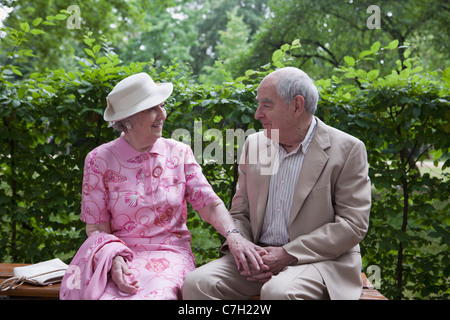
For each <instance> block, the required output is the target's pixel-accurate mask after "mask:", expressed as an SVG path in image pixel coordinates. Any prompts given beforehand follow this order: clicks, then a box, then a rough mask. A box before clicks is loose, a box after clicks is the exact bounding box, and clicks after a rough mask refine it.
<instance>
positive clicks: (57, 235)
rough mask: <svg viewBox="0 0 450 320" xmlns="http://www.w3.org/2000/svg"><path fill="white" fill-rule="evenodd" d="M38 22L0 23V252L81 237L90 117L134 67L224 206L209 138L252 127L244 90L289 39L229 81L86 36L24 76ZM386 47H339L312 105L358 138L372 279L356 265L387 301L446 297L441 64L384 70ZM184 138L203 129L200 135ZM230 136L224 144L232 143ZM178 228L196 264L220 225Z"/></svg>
mask: <svg viewBox="0 0 450 320" xmlns="http://www.w3.org/2000/svg"><path fill="white" fill-rule="evenodd" d="M46 21H47V20H44V21H43V22H42V21H38V20H35V21H33V23H31V25H30V24H28V23H22V24H21V26H20V27H21V29H20V30H16V29H11V28H3V29H2V30H3V31H4V32H5V34H6V36H5V37H4V38H2V39H1V40H2V49H1V51H0V54H1V55H2V56H3V57H4V58H5V60H6V61H8V63H7V64H5V65H4V66H2V67H0V146H1V147H0V163H1V171H0V179H1V180H0V212H1V217H0V221H1V229H0V232H1V238H0V259H1V261H2V262H39V261H43V260H47V259H51V258H53V257H60V258H62V259H63V260H65V261H67V262H69V261H70V259H71V257H72V256H73V254H74V253H75V252H76V250H77V249H78V247H79V246H80V245H81V243H82V242H83V241H84V239H85V233H84V224H83V223H82V222H81V221H80V219H79V212H80V199H81V196H80V195H81V183H82V176H83V163H84V158H85V156H86V154H87V153H88V152H89V151H90V150H92V149H93V148H95V147H96V146H98V145H100V144H102V143H104V142H107V141H111V140H112V139H114V138H116V137H117V133H115V132H113V130H112V129H111V128H108V127H107V123H105V122H104V121H103V119H102V114H103V110H104V109H105V107H106V102H105V97H106V95H107V94H108V93H109V92H110V90H111V89H112V87H113V86H114V85H115V84H116V83H117V82H118V81H119V80H121V79H123V78H124V77H126V76H128V75H131V74H134V73H137V72H142V71H143V72H148V73H149V74H150V75H151V76H152V78H154V80H155V81H157V82H158V81H170V82H172V83H173V84H174V94H173V95H172V96H171V98H170V99H169V101H168V102H167V105H168V118H167V121H166V125H165V128H164V136H165V137H171V136H172V133H173V132H176V130H177V129H184V130H185V131H184V132H185V133H186V132H188V133H189V135H188V137H189V136H190V137H191V140H186V142H187V143H191V147H193V149H194V152H195V148H197V151H198V150H200V153H198V152H197V153H196V154H197V155H199V159H198V160H199V161H200V162H201V163H202V164H203V170H204V173H205V175H206V177H207V178H208V180H209V181H210V182H211V184H212V185H213V187H214V189H215V191H216V192H217V193H218V195H219V196H220V197H221V198H222V199H223V200H224V202H225V203H226V204H227V205H228V206H229V205H230V202H231V197H232V195H233V194H234V190H235V184H236V181H237V167H236V165H235V164H234V163H227V161H225V160H226V156H227V155H226V154H225V153H226V151H227V150H228V151H229V150H230V148H228V149H227V145H226V140H225V139H222V140H220V137H226V134H227V133H229V132H237V130H242V132H246V131H247V130H250V129H254V130H259V129H260V125H259V123H258V122H257V121H256V120H255V119H254V117H253V115H254V112H255V110H256V107H257V102H256V99H255V90H256V87H257V85H258V83H259V82H260V81H261V79H262V78H263V77H264V76H265V75H266V74H267V73H269V72H271V71H272V70H274V68H276V67H282V66H285V65H290V63H291V61H292V59H290V50H291V49H298V48H299V42H298V41H294V43H292V44H286V45H284V46H282V47H281V48H280V49H279V50H277V51H275V52H274V54H273V57H272V61H268V64H267V65H265V66H262V67H261V68H260V69H259V70H249V71H247V72H246V73H245V75H242V77H239V78H237V79H233V78H231V77H230V76H229V75H228V74H227V73H226V71H224V70H222V73H223V84H222V85H220V86H219V85H208V84H199V83H198V82H197V81H196V78H195V77H193V76H192V75H191V74H189V72H188V71H186V70H189V68H185V67H184V66H180V65H179V64H177V62H176V61H174V62H173V65H169V66H164V67H161V68H154V67H153V64H152V61H150V62H148V63H131V64H130V65H123V64H122V63H121V61H120V59H119V57H118V56H117V55H116V54H115V53H114V52H113V49H112V48H110V47H109V46H108V43H107V41H106V39H103V40H102V43H98V41H95V40H94V39H93V38H91V34H89V33H88V34H86V35H84V43H85V45H86V47H85V56H83V57H75V58H74V59H75V60H76V62H77V64H78V67H77V68H74V69H71V70H66V69H63V68H61V69H56V70H48V69H47V70H46V71H45V72H44V73H35V74H30V75H26V76H23V75H22V74H21V68H20V66H21V65H22V64H23V63H26V61H27V59H28V57H31V56H33V52H32V51H31V50H28V49H24V48H25V46H24V45H23V44H24V41H26V39H27V38H29V37H32V36H33V37H35V36H39V35H40V34H41V33H43V32H44V31H38V30H40V29H38V27H39V24H40V23H41V22H42V23H45V22H46ZM392 54H395V55H397V42H395V41H393V42H391V43H389V44H387V46H385V47H382V45H381V44H380V43H379V42H377V43H375V44H373V45H372V47H371V48H370V49H368V50H364V51H362V52H361V54H360V55H359V56H358V57H346V58H345V61H346V65H345V66H342V67H340V68H339V69H336V70H335V73H334V74H333V75H330V78H328V79H316V84H317V85H318V87H319V90H320V93H321V100H320V101H319V106H318V114H317V115H318V116H319V117H320V118H321V119H323V120H324V121H325V122H327V123H328V124H330V125H333V126H335V127H337V128H340V129H342V130H344V131H347V132H348V133H350V134H353V135H355V136H356V137H358V138H359V139H361V140H362V141H364V142H365V144H366V146H367V150H368V156H369V165H370V177H371V179H372V183H373V207H372V213H371V224H370V230H369V233H368V235H367V237H366V239H365V240H364V241H363V243H362V254H363V262H364V268H365V269H366V270H363V271H366V273H368V276H371V273H370V272H369V271H370V270H372V269H370V268H369V267H371V266H377V267H378V270H379V275H380V277H381V283H380V286H381V287H380V290H381V291H382V292H383V293H384V294H385V295H386V296H388V297H389V298H397V299H400V298H420V299H421V298H426V299H443V298H448V296H449V289H448V288H449V281H448V278H449V273H450V271H449V265H450V263H449V262H450V261H449V250H448V245H449V240H450V238H449V222H450V217H449V214H448V212H449V201H448V199H449V187H448V180H449V179H448V166H449V160H448V152H449V138H448V137H449V131H450V127H449V124H448V123H449V121H448V120H449V118H450V110H449V109H448V95H449V82H450V69H446V70H444V71H439V70H438V71H433V72H427V71H425V70H423V69H422V67H421V62H420V61H419V60H418V59H417V58H412V57H411V56H410V55H411V51H410V50H409V49H408V50H406V51H405V53H404V56H403V58H402V59H399V60H398V61H397V62H396V65H395V66H393V67H392V72H391V73H389V74H380V71H379V68H377V66H379V63H380V61H381V59H382V58H383V56H385V55H392ZM217 66H218V67H219V68H220V63H217ZM312 76H313V77H314V75H312ZM227 130H228V131H227ZM195 137H202V139H201V141H202V142H201V144H200V145H198V143H199V142H198V139H196V140H195V141H194V138H195ZM185 139H186V137H185ZM228 142H229V141H228ZM194 144H195V145H194ZM232 144H233V145H234V147H235V148H234V149H235V152H237V150H236V148H237V147H238V142H237V140H236V141H234V142H232ZM215 146H221V148H217V149H215V150H223V152H224V153H223V154H222V155H219V154H217V152H216V153H214V152H210V153H208V154H210V155H213V158H215V160H216V161H213V160H214V159H210V158H208V157H206V158H205V157H204V156H207V154H205V153H206V152H203V153H202V151H205V150H210V151H211V150H213V149H214V148H215ZM229 146H230V145H228V147H229ZM208 147H209V149H208ZM231 150H233V149H231ZM217 159H219V161H217ZM220 159H222V160H223V161H220ZM424 161H429V162H430V163H433V164H434V166H433V168H432V170H428V171H426V170H424V169H422V166H421V164H422V163H423V162H424ZM188 227H189V228H190V229H191V231H192V233H193V238H194V241H193V250H194V253H195V254H196V256H197V263H198V264H202V263H205V262H208V261H210V260H211V259H214V258H216V257H217V256H218V245H219V244H220V241H221V239H220V237H219V235H218V234H217V233H216V232H215V231H214V230H213V229H212V228H211V227H210V226H209V225H207V224H206V223H204V222H203V221H202V220H201V219H200V218H199V217H198V215H196V214H195V213H194V212H193V211H192V210H191V209H190V211H189V214H188ZM376 280H377V279H376Z"/></svg>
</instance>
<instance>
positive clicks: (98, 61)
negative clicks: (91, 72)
mask: <svg viewBox="0 0 450 320" xmlns="http://www.w3.org/2000/svg"><path fill="white" fill-rule="evenodd" d="M109 61H110V60H109V58H108V57H100V58H98V59H97V60H95V63H96V64H102V63H108V62H109Z"/></svg>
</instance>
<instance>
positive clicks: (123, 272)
mask: <svg viewBox="0 0 450 320" xmlns="http://www.w3.org/2000/svg"><path fill="white" fill-rule="evenodd" d="M131 275H132V274H131V272H130V270H129V269H128V266H127V264H126V262H125V260H124V259H123V257H121V256H115V257H114V258H113V261H112V266H111V278H112V279H113V281H114V282H115V283H116V285H117V287H118V288H119V290H120V291H122V292H123V293H129V294H132V293H136V292H137V291H138V290H139V286H138V285H137V283H138V282H137V281H136V280H134V281H133V280H131V279H130V276H131Z"/></svg>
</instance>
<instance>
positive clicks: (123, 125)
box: [108, 115, 135, 133]
mask: <svg viewBox="0 0 450 320" xmlns="http://www.w3.org/2000/svg"><path fill="white" fill-rule="evenodd" d="M134 116H135V115H132V116H129V117H128V118H125V119H122V120H118V121H111V122H110V123H109V125H108V126H109V127H112V128H113V129H114V130H116V131H119V132H125V133H127V132H128V130H130V129H131V128H132V127H133V125H134V123H135V117H134Z"/></svg>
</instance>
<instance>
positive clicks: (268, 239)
mask: <svg viewBox="0 0 450 320" xmlns="http://www.w3.org/2000/svg"><path fill="white" fill-rule="evenodd" d="M316 125H317V120H316V119H315V118H314V117H313V120H312V122H311V125H310V126H309V130H308V133H307V134H306V137H305V139H303V141H302V143H300V145H299V146H298V148H297V149H295V150H293V151H292V152H290V153H289V154H287V153H286V151H285V150H284V148H283V147H282V146H280V145H278V148H279V157H276V160H275V163H274V167H275V168H277V166H279V167H278V170H276V171H275V172H276V173H275V174H274V175H272V176H271V178H270V185H269V197H268V199H267V207H266V213H265V216H264V222H263V226H262V232H261V237H260V239H259V242H260V243H262V244H265V245H270V246H282V245H285V244H286V243H288V242H289V241H290V240H289V233H288V226H289V218H290V215H291V207H292V200H293V197H294V192H295V187H296V185H297V180H298V176H299V174H300V170H301V169H302V165H303V160H304V158H305V155H306V153H307V151H308V148H309V145H310V143H311V140H312V138H313V136H314V131H315V128H316ZM277 160H278V161H277Z"/></svg>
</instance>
